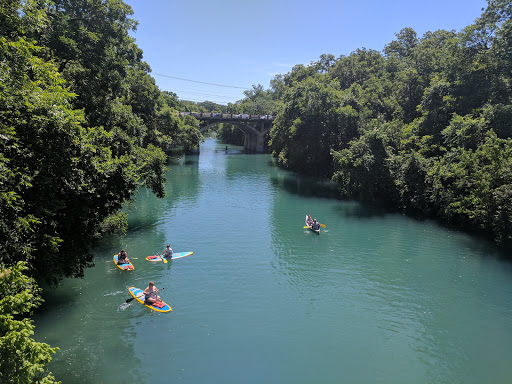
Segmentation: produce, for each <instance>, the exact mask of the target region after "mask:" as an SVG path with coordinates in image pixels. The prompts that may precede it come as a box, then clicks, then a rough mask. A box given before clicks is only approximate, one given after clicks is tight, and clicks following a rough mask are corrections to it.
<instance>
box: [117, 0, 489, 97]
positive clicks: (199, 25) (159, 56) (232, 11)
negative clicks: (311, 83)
mask: <svg viewBox="0 0 512 384" xmlns="http://www.w3.org/2000/svg"><path fill="white" fill-rule="evenodd" d="M125 2H126V3H127V4H129V5H131V6H132V8H133V10H134V15H133V16H132V17H133V18H134V19H135V20H137V21H138V22H139V26H138V28H137V31H136V32H135V33H134V34H133V36H134V37H135V39H136V40H137V45H138V46H139V47H140V48H141V49H142V50H143V51H144V60H145V61H146V62H147V63H148V64H149V65H150V66H151V68H152V76H153V77H154V78H155V80H156V83H157V85H158V86H159V87H160V89H161V90H169V91H173V92H175V93H177V94H178V96H179V97H180V98H181V99H187V100H192V101H204V100H209V101H214V102H217V103H220V104H227V103H228V102H235V101H237V100H240V99H242V98H243V97H244V95H243V91H244V89H242V88H246V89H247V88H248V89H250V88H252V86H253V85H257V84H261V85H263V87H264V88H265V89H267V88H269V84H270V79H272V78H273V77H274V76H275V75H276V74H279V73H281V74H285V73H288V72H289V71H290V70H291V69H292V67H293V66H294V65H296V64H309V63H311V62H312V61H317V60H318V58H319V57H320V55H322V54H332V55H334V56H335V57H339V56H340V55H349V54H350V53H351V52H353V51H354V50H356V49H357V48H363V47H364V48H367V49H375V50H377V51H382V50H383V48H384V46H385V45H386V44H388V43H389V42H391V41H392V40H394V39H395V33H398V32H399V31H400V30H401V29H402V28H405V27H411V28H413V29H414V30H415V31H416V33H417V34H418V36H420V37H421V36H422V35H423V34H424V33H425V32H427V31H436V30H439V29H445V30H455V31H460V30H461V29H462V28H464V27H466V26H467V25H470V24H472V23H473V22H474V21H475V19H476V18H477V17H479V16H480V15H481V13H482V11H481V10H482V8H484V7H486V5H487V1H485V0H391V1H382V0H316V1H314V0H308V1H306V0H294V1H291V0H257V1H256V0H216V1H215V0H174V1H172V0H167V1H166V0H125ZM162 75H164V76H162ZM166 76H172V77H178V78H181V79H186V80H179V79H175V78H170V77H166ZM187 80H193V81H195V82H193V81H187ZM199 82H205V83H212V84H218V85H209V84H202V83H199ZM220 85H227V86H232V87H241V88H231V87H222V86H220Z"/></svg>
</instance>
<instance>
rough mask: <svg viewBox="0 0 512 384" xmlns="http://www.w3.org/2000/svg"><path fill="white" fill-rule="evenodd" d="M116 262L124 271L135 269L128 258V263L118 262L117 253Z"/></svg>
mask: <svg viewBox="0 0 512 384" xmlns="http://www.w3.org/2000/svg"><path fill="white" fill-rule="evenodd" d="M114 263H115V264H116V265H117V268H119V269H122V270H123V271H133V270H134V269H135V267H134V266H133V264H132V263H131V262H130V260H128V262H127V263H123V264H117V255H114Z"/></svg>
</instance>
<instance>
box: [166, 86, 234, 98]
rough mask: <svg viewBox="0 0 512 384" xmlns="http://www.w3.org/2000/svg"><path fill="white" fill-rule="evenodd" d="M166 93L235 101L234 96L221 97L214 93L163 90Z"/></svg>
mask: <svg viewBox="0 0 512 384" xmlns="http://www.w3.org/2000/svg"><path fill="white" fill-rule="evenodd" d="M163 90H164V91H170V92H174V93H176V94H177V93H188V94H192V95H199V96H206V97H217V98H219V97H220V98H223V99H233V96H227V95H219V94H212V93H203V92H192V91H183V90H178V89H165V88H163Z"/></svg>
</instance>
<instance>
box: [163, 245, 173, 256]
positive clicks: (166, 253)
mask: <svg viewBox="0 0 512 384" xmlns="http://www.w3.org/2000/svg"><path fill="white" fill-rule="evenodd" d="M162 257H165V258H166V259H170V258H171V257H172V248H171V245H170V244H167V248H165V249H164V251H163V252H162Z"/></svg>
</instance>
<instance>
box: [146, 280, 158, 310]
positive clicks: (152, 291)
mask: <svg viewBox="0 0 512 384" xmlns="http://www.w3.org/2000/svg"><path fill="white" fill-rule="evenodd" d="M157 293H158V289H157V288H156V287H155V283H153V282H152V281H150V282H149V285H148V287H147V288H146V289H145V290H144V299H145V301H146V304H153V303H156V302H157V301H160V296H158V295H157Z"/></svg>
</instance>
